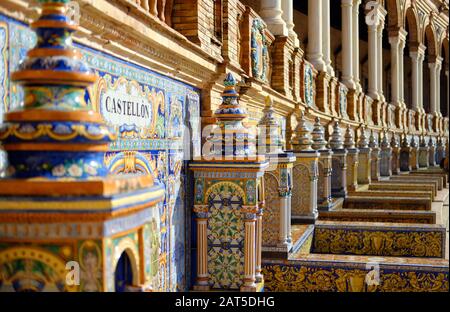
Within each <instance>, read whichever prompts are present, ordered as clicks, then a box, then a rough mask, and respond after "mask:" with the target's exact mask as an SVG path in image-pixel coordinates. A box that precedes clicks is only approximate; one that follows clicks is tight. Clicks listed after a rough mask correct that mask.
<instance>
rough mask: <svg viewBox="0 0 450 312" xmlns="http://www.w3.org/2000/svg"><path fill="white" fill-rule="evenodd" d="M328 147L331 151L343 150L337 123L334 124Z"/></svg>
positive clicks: (340, 132)
mask: <svg viewBox="0 0 450 312" xmlns="http://www.w3.org/2000/svg"><path fill="white" fill-rule="evenodd" d="M330 147H331V148H332V149H343V148H344V143H343V142H342V131H341V128H340V127H339V121H336V122H335V123H334V127H333V133H332V134H331V140H330Z"/></svg>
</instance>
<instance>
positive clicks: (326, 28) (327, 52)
mask: <svg viewBox="0 0 450 312" xmlns="http://www.w3.org/2000/svg"><path fill="white" fill-rule="evenodd" d="M320 1H323V3H322V12H323V18H322V22H323V24H322V28H323V29H322V35H323V38H322V46H323V58H324V61H325V65H326V67H327V72H328V74H330V75H331V76H334V69H333V66H332V64H331V39H330V33H331V26H330V18H331V17H330V0H320Z"/></svg>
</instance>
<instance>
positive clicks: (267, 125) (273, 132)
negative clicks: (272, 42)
mask: <svg viewBox="0 0 450 312" xmlns="http://www.w3.org/2000/svg"><path fill="white" fill-rule="evenodd" d="M263 113H264V115H263V117H262V118H261V120H260V122H259V123H258V128H259V130H260V131H259V144H260V145H262V147H263V151H264V152H265V153H277V154H279V153H283V139H282V138H281V135H280V126H279V124H278V121H277V119H276V118H275V116H274V114H275V111H274V109H273V102H272V98H271V97H270V96H267V97H266V106H265V107H264V110H263Z"/></svg>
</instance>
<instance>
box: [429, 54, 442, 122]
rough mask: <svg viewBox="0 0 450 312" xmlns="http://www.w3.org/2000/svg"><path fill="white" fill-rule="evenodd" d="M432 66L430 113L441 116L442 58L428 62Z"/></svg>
mask: <svg viewBox="0 0 450 312" xmlns="http://www.w3.org/2000/svg"><path fill="white" fill-rule="evenodd" d="M428 67H429V68H430V113H431V114H433V115H435V116H439V111H440V107H439V105H440V103H439V98H440V95H439V93H440V86H439V85H440V83H439V80H440V71H441V67H442V58H441V57H436V60H435V61H434V62H433V63H430V64H428Z"/></svg>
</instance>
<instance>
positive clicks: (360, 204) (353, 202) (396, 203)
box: [344, 195, 432, 211]
mask: <svg viewBox="0 0 450 312" xmlns="http://www.w3.org/2000/svg"><path fill="white" fill-rule="evenodd" d="M431 203H432V202H431V200H430V199H428V198H420V197H408V198H407V197H403V198H401V197H397V196H395V197H387V196H385V197H383V196H378V197H375V196H355V195H352V196H348V197H347V198H346V199H345V202H344V209H346V208H351V209H388V210H427V211H429V210H431Z"/></svg>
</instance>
